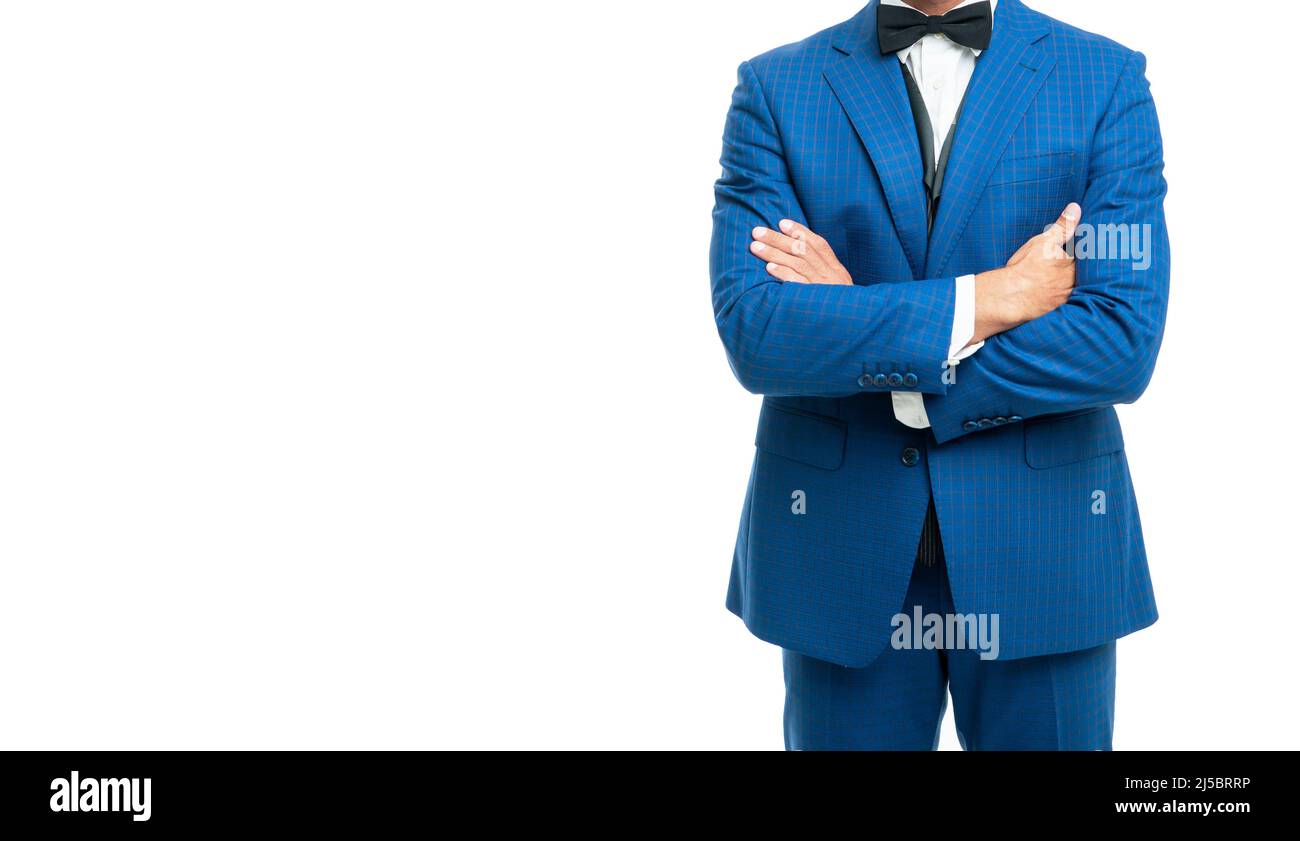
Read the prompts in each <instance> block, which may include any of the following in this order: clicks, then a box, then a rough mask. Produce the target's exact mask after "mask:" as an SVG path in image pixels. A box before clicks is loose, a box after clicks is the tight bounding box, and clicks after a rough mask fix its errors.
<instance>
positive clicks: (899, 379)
mask: <svg viewBox="0 0 1300 841" xmlns="http://www.w3.org/2000/svg"><path fill="white" fill-rule="evenodd" d="M889 384H890V385H892V386H893V387H894V388H898V387H899V386H900V385H902V384H903V375H902V374H898V373H894V374H890V375H889Z"/></svg>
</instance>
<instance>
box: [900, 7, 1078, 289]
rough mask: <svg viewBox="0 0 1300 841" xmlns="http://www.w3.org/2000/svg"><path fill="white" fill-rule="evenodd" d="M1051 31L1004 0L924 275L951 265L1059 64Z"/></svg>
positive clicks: (977, 77)
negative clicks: (1045, 45) (1047, 41)
mask: <svg viewBox="0 0 1300 841" xmlns="http://www.w3.org/2000/svg"><path fill="white" fill-rule="evenodd" d="M1047 33H1048V30H1047V27H1046V25H1045V24H1044V22H1043V20H1042V19H1041V18H1040V17H1039V16H1038V15H1037V14H1036V13H1034V12H1031V11H1030V10H1029V9H1027V8H1025V7H1024V6H1023V5H1021V4H1020V3H1019V1H1018V0H999V3H998V9H997V13H996V15H995V17H994V23H993V40H992V42H991V43H990V44H989V48H988V50H986V51H985V52H984V53H983V54H981V56H980V58H979V61H978V63H977V64H976V65H975V74H974V76H972V77H971V81H970V86H969V87H968V88H967V90H966V98H965V101H964V103H963V105H962V110H961V117H960V118H959V119H958V120H957V129H956V135H955V137H954V138H953V144H952V152H951V157H950V159H949V161H948V167H947V173H946V177H945V180H944V187H943V198H942V199H941V200H940V202H939V213H938V216H937V218H936V219H935V224H934V231H933V233H932V234H931V240H930V249H929V257H928V259H927V260H926V267H925V271H924V272H923V274H924V276H925V277H934V276H936V275H938V274H940V273H941V272H942V271H943V270H944V268H945V267H946V265H947V262H948V259H949V257H950V256H951V255H952V250H953V247H954V246H955V245H956V244H957V240H958V239H959V238H960V237H961V235H962V232H963V231H964V230H965V229H966V223H967V222H968V221H969V220H970V215H971V213H972V211H974V209H975V203H976V202H977V201H978V200H979V197H980V195H981V194H982V193H983V192H984V186H985V185H986V184H987V183H988V180H989V177H990V176H991V175H992V174H993V167H994V166H995V165H996V164H997V162H998V159H999V158H1000V157H1001V156H1002V151H1003V150H1004V149H1005V148H1006V146H1007V143H1008V142H1010V140H1011V135H1012V133H1013V132H1014V131H1015V129H1016V127H1017V126H1019V125H1020V121H1021V119H1022V118H1023V117H1024V113H1025V110H1026V109H1028V108H1029V104H1030V103H1031V102H1032V101H1033V99H1034V97H1035V96H1036V95H1037V94H1038V91H1039V89H1040V88H1041V87H1042V85H1043V82H1044V81H1046V79H1047V77H1048V75H1049V74H1050V71H1051V69H1052V67H1053V66H1054V65H1055V59H1054V58H1052V57H1051V55H1050V54H1049V53H1048V52H1047V51H1046V50H1044V49H1042V47H1041V45H1040V44H1039V41H1041V40H1042V38H1043V37H1044V36H1045V35H1047ZM988 268H994V267H993V266H989V267H988Z"/></svg>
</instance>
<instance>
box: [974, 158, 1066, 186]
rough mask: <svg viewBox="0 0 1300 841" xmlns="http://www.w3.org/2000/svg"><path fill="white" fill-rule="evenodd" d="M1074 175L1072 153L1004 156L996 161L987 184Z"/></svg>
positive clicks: (1021, 182) (1052, 178) (995, 184)
mask: <svg viewBox="0 0 1300 841" xmlns="http://www.w3.org/2000/svg"><path fill="white" fill-rule="evenodd" d="M1072 175H1074V153H1073V152H1052V153H1050V154H1046V155H1027V156H1022V157H1013V158H1004V159H1003V160H1001V161H999V162H998V165H997V167H995V168H994V170H993V175H992V176H990V177H989V181H988V186H990V187H995V186H997V185H999V184H1023V183H1025V182H1029V181H1049V180H1055V179H1064V178H1069V177H1071V176H1072Z"/></svg>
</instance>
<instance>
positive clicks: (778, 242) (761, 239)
mask: <svg viewBox="0 0 1300 841" xmlns="http://www.w3.org/2000/svg"><path fill="white" fill-rule="evenodd" d="M752 234H753V237H754V242H753V243H750V250H751V251H753V252H754V253H755V254H762V253H764V249H756V248H754V247H753V246H754V245H755V244H762V245H763V246H764V247H765V248H773V249H776V250H777V251H784V252H785V253H786V254H794V255H796V256H799V257H802V256H803V255H805V254H807V253H808V243H807V242H806V241H804V240H798V239H794V238H792V237H788V236H786V235H785V234H783V233H781V232H780V231H774V230H772V229H771V228H755V229H754V230H753V231H752ZM767 253H771V252H770V251H768V252H767Z"/></svg>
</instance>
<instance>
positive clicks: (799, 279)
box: [767, 263, 808, 283]
mask: <svg viewBox="0 0 1300 841" xmlns="http://www.w3.org/2000/svg"><path fill="white" fill-rule="evenodd" d="M767 273H768V274H770V275H771V276H772V277H774V278H776V279H777V280H784V281H786V282H787V283H807V282H808V278H806V277H804V276H803V275H801V274H799V273H798V272H796V271H795V270H794V269H792V268H790V267H789V266H783V265H781V264H780V263H768V264H767Z"/></svg>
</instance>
